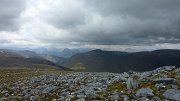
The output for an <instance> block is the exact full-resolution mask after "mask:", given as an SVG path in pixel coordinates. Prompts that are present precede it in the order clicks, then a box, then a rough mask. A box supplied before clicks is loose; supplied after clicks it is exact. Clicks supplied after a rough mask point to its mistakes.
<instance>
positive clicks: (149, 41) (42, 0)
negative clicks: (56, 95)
mask: <svg viewBox="0 0 180 101" xmlns="http://www.w3.org/2000/svg"><path fill="white" fill-rule="evenodd" d="M179 4H180V1H179V0H173V1H170V0H150V1H147V0H133V1H132V0H113V1H111V0H56V1H55V0H28V1H26V2H25V0H1V1H0V22H1V23H0V35H1V37H0V42H1V46H8V45H9V46H14V45H15V46H24V47H26V46H32V47H33V46H34V47H39V46H42V47H56V48H59V47H77V48H78V47H94V48H98V47H101V48H105V49H108V47H109V49H111V50H112V49H116V50H117V49H118V50H122V49H124V48H126V49H130V50H131V47H132V46H137V47H133V49H135V50H136V49H137V48H139V49H141V48H140V47H144V46H150V47H149V48H151V47H154V48H159V45H160V46H163V47H166V46H168V47H170V48H173V47H174V48H179V47H177V45H178V44H179V43H180V34H179V32H180V13H179V12H180V6H179ZM147 48H148V47H147ZM137 50H138V49H137Z"/></svg>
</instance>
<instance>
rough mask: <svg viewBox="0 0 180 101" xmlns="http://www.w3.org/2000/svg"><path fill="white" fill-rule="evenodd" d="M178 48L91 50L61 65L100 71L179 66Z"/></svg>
mask: <svg viewBox="0 0 180 101" xmlns="http://www.w3.org/2000/svg"><path fill="white" fill-rule="evenodd" d="M179 61H180V50H172V49H164V50H155V51H144V52H135V53H127V52H118V51H102V50H99V49H98V50H93V51H89V52H86V53H79V54H76V55H73V56H72V57H71V58H69V59H67V60H66V62H64V63H63V64H62V65H63V66H65V67H69V68H72V69H81V70H84V71H101V72H125V71H130V70H132V71H148V70H153V69H155V68H157V67H161V66H171V65H174V66H176V67H179V66H180V63H179Z"/></svg>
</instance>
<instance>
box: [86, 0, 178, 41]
mask: <svg viewBox="0 0 180 101" xmlns="http://www.w3.org/2000/svg"><path fill="white" fill-rule="evenodd" d="M86 4H87V6H88V7H89V8H91V9H93V11H95V12H97V13H98V14H99V15H100V16H101V17H102V18H103V19H104V20H103V22H100V24H99V25H98V26H96V27H97V28H96V29H97V30H94V29H93V28H92V29H91V28H90V29H89V32H85V33H87V34H85V35H84V38H86V37H87V38H88V39H87V40H88V41H90V42H92V43H94V44H153V43H179V42H180V40H179V39H180V33H179V32H180V27H179V26H180V6H179V4H180V1H179V0H173V1H170V0H149V1H147V0H133V1H132V0H113V1H110V0H91V1H87V2H86ZM108 20H109V21H108ZM113 23H116V24H113ZM112 29H114V30H112ZM109 30H111V31H109ZM83 41H86V40H83Z"/></svg>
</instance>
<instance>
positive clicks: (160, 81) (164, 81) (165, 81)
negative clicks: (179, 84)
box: [153, 78, 174, 83]
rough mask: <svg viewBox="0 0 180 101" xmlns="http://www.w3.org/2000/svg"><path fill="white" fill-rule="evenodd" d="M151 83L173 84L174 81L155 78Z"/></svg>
mask: <svg viewBox="0 0 180 101" xmlns="http://www.w3.org/2000/svg"><path fill="white" fill-rule="evenodd" d="M153 81H155V82H158V83H173V82H174V79H173V78H156V79H154V80H153Z"/></svg>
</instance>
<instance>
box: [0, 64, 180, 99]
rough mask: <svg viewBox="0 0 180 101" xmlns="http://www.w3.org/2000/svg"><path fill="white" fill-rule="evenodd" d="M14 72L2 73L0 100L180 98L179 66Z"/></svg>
mask: <svg viewBox="0 0 180 101" xmlns="http://www.w3.org/2000/svg"><path fill="white" fill-rule="evenodd" d="M14 73H15V74H14ZM14 73H12V72H5V73H1V75H0V79H1V81H0V83H1V84H0V101H1V100H2V101H25V100H26V101H174V100H175V101H180V68H175V67H173V66H165V67H160V68H158V69H156V70H153V71H148V72H142V73H139V72H128V73H126V72H124V73H96V72H61V71H41V72H39V71H30V72H29V71H28V72H27V71H23V72H19V73H17V72H14ZM7 75H8V76H7ZM9 75H10V76H9ZM17 75H18V78H16V76H17ZM12 78H14V79H12Z"/></svg>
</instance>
